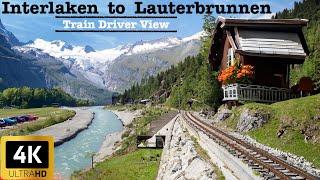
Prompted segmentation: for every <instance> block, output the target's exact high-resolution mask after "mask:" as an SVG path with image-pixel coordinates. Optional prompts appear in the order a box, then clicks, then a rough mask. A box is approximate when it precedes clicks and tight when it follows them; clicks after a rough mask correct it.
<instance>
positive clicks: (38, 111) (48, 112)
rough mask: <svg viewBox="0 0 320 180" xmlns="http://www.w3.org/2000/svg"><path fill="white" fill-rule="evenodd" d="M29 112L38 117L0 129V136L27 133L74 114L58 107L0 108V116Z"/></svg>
mask: <svg viewBox="0 0 320 180" xmlns="http://www.w3.org/2000/svg"><path fill="white" fill-rule="evenodd" d="M24 114H31V115H35V116H38V117H39V119H38V120H36V121H31V122H24V123H20V124H17V125H14V126H8V127H5V128H1V129H0V137H1V136H13V135H14V136H19V135H28V134H30V133H32V132H35V131H38V130H40V129H43V128H46V127H49V126H52V125H54V124H57V123H61V122H64V121H66V120H68V119H69V118H72V117H73V116H75V114H76V113H75V111H73V110H67V109H60V108H52V107H47V108H33V109H0V118H5V117H10V116H19V115H24Z"/></svg>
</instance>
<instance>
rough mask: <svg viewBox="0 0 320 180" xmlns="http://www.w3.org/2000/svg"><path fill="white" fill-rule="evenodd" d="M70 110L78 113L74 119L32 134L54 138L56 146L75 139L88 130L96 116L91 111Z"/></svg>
mask: <svg viewBox="0 0 320 180" xmlns="http://www.w3.org/2000/svg"><path fill="white" fill-rule="evenodd" d="M68 109H71V110H74V111H75V112H76V115H75V116H74V117H73V118H72V119H69V120H67V121H64V122H62V123H59V124H55V125H53V126H49V127H47V128H44V129H41V130H39V131H36V132H34V133H32V135H38V136H53V137H54V145H55V146H59V145H61V144H63V143H64V142H66V141H69V140H70V139H72V138H74V137H75V136H76V135H77V134H78V133H79V132H81V131H82V130H84V129H87V128H88V126H89V125H90V124H91V123H92V120H93V118H94V114H93V113H92V112H90V111H89V110H87V109H79V108H68Z"/></svg>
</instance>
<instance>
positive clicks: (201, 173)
mask: <svg viewBox="0 0 320 180" xmlns="http://www.w3.org/2000/svg"><path fill="white" fill-rule="evenodd" d="M212 174H213V171H212V170H211V169H210V168H209V166H208V164H207V163H205V162H204V161H202V160H201V159H200V158H195V159H194V160H193V161H192V162H191V163H190V165H189V166H188V167H187V168H186V170H185V178H186V179H212Z"/></svg>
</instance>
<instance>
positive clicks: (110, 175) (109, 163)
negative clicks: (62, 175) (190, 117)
mask: <svg viewBox="0 0 320 180" xmlns="http://www.w3.org/2000/svg"><path fill="white" fill-rule="evenodd" d="M161 152H162V150H156V149H141V150H137V151H134V152H131V153H128V154H125V155H122V156H115V157H112V158H111V159H108V160H106V161H104V162H101V163H98V164H97V165H96V167H95V168H94V169H91V170H89V171H87V172H85V173H81V172H77V173H75V174H74V175H73V176H72V179H88V180H91V179H110V180H118V179H119V180H125V179H146V180H147V179H150V180H151V179H155V178H156V177H157V173H158V168H159V163H160V157H161Z"/></svg>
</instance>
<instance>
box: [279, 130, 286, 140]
mask: <svg viewBox="0 0 320 180" xmlns="http://www.w3.org/2000/svg"><path fill="white" fill-rule="evenodd" d="M284 131H285V130H284V129H280V130H278V133H277V136H278V138H280V137H281V136H282V135H283V134H284Z"/></svg>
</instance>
